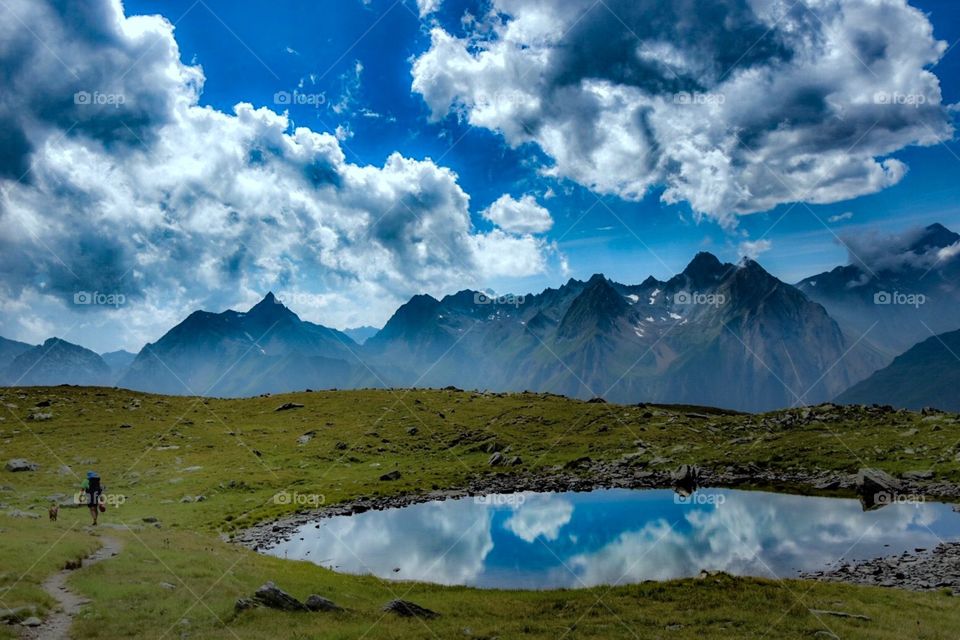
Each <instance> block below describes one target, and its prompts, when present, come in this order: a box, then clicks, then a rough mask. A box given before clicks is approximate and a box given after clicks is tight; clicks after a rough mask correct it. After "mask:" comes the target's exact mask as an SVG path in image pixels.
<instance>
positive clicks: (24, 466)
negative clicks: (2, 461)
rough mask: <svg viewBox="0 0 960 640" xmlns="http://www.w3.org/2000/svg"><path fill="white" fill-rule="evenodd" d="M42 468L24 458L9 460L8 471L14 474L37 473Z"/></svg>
mask: <svg viewBox="0 0 960 640" xmlns="http://www.w3.org/2000/svg"><path fill="white" fill-rule="evenodd" d="M39 468H40V465H38V464H37V463H36V462H30V461H29V460H26V459H24V458H14V459H12V460H7V465H6V469H7V471H10V472H12V473H19V472H21V471H36V470H37V469H39Z"/></svg>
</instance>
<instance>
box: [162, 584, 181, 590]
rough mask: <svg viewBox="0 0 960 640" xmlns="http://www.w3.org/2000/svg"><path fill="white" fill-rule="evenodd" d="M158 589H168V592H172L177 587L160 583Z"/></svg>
mask: <svg viewBox="0 0 960 640" xmlns="http://www.w3.org/2000/svg"><path fill="white" fill-rule="evenodd" d="M160 588H161V589H168V590H170V591H173V590H174V589H176V588H177V585H175V584H171V583H169V582H161V583H160Z"/></svg>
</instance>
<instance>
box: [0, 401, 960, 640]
mask: <svg viewBox="0 0 960 640" xmlns="http://www.w3.org/2000/svg"><path fill="white" fill-rule="evenodd" d="M286 402H295V403H299V404H302V405H304V406H303V407H302V408H295V409H291V410H287V411H276V409H277V407H278V406H279V405H281V404H283V403H286ZM0 403H2V405H3V406H2V407H0V409H2V413H0V416H2V418H3V420H2V421H0V462H3V463H5V462H6V460H8V459H11V458H27V459H29V460H31V461H33V462H36V463H38V464H39V465H40V468H39V470H38V471H35V472H22V473H11V472H7V471H0V489H2V491H0V503H3V504H4V505H6V506H5V508H4V509H3V510H2V511H0V513H4V514H5V513H6V512H8V511H9V510H11V509H19V510H22V511H26V512H34V513H38V514H41V515H42V516H43V517H42V518H39V519H29V518H12V517H8V516H7V515H0V530H2V533H0V535H2V541H3V544H2V545H0V567H2V569H0V608H8V607H13V606H18V605H23V604H33V605H36V606H37V607H38V608H39V609H40V610H41V612H42V611H43V610H44V608H47V607H49V606H51V605H52V602H50V600H49V598H48V597H47V596H46V595H45V594H44V593H43V592H42V590H41V589H40V588H39V584H40V583H41V582H42V580H43V578H44V577H45V576H47V575H49V574H50V573H51V572H52V571H54V570H55V569H56V568H58V567H59V566H61V565H62V563H63V562H65V561H66V560H67V559H70V558H76V557H81V556H83V555H86V554H87V553H88V552H89V551H90V550H91V549H93V548H95V547H96V546H97V544H98V541H97V539H96V537H97V536H98V535H110V536H113V537H116V538H118V539H120V540H121V541H122V542H123V544H124V550H123V552H122V553H121V554H120V555H119V556H118V557H116V558H114V559H112V560H109V561H105V562H102V563H100V564H98V565H96V566H93V567H90V568H87V569H83V570H81V571H79V572H76V573H75V574H73V576H72V577H71V584H72V585H73V587H74V588H75V589H76V590H77V591H79V592H81V593H83V594H84V595H86V596H87V597H90V598H91V599H92V603H91V604H90V605H89V606H88V607H87V608H86V609H85V612H84V614H82V616H81V618H80V619H78V621H77V623H76V626H75V632H76V636H77V637H79V638H98V637H102V638H118V637H131V636H135V637H164V636H166V637H170V636H183V635H188V636H191V637H202V638H267V637H269V638H275V637H276V631H277V629H278V628H283V629H285V630H289V631H288V632H287V636H288V637H299V638H312V637H330V638H357V637H369V638H421V637H434V635H435V637H439V638H451V637H494V636H498V637H501V638H507V637H530V638H559V637H566V638H619V637H623V638H633V637H658V636H661V635H662V636H663V637H670V638H700V637H704V636H706V637H711V638H714V637H716V638H742V637H761V636H762V635H763V634H764V633H769V635H770V637H783V638H809V637H812V636H813V634H814V633H815V632H817V631H820V630H831V631H832V632H834V633H836V634H837V635H839V636H841V637H865V638H867V637H869V638H902V637H923V638H948V637H953V636H954V631H953V630H955V629H957V628H960V606H958V604H957V601H956V599H955V598H952V597H950V596H947V595H943V594H940V593H927V594H913V593H907V592H902V591H897V590H878V589H870V588H864V587H853V586H846V585H827V584H818V583H807V582H800V581H787V582H771V581H764V580H755V579H737V578H729V577H722V576H721V577H713V578H709V579H705V580H681V581H673V582H668V583H656V584H643V585H635V586H625V587H618V588H614V589H609V588H603V587H601V588H596V589H590V590H583V591H580V590H575V591H554V592H500V591H483V590H473V589H467V588H455V587H438V586H431V585H421V584H414V583H395V582H383V581H381V580H379V579H376V578H372V577H356V576H347V575H339V574H336V573H332V572H330V571H327V570H325V569H322V568H319V567H316V566H314V565H311V564H308V563H302V562H288V561H283V560H278V559H275V558H269V557H264V556H261V555H258V554H256V553H253V552H251V551H248V550H246V549H243V548H240V547H238V546H237V545H233V544H229V543H228V542H226V540H228V539H229V537H230V534H231V533H232V532H234V531H236V530H237V529H238V528H242V527H246V526H249V525H251V524H253V523H255V522H261V521H265V520H270V519H273V518H276V517H278V516H281V515H283V514H285V513H290V512H291V511H293V510H295V509H296V508H297V506H296V505H292V504H286V503H283V501H277V500H275V499H274V496H275V495H276V494H278V493H280V492H293V491H296V492H299V493H301V494H316V495H319V496H323V500H324V502H325V503H326V504H334V503H337V502H341V501H344V500H350V499H355V498H357V497H360V496H377V495H388V494H398V493H405V492H412V491H418V490H429V489H431V488H455V487H460V486H464V484H465V483H466V482H467V481H468V480H469V479H471V478H474V477H475V476H477V475H478V474H486V473H493V472H494V471H495V470H494V469H491V468H490V467H488V466H487V464H486V463H487V458H488V454H486V453H483V452H482V451H481V450H480V446H479V445H482V444H483V443H485V442H487V441H490V440H491V439H495V440H496V441H497V442H498V443H500V444H501V445H503V446H510V447H511V455H514V454H515V455H519V456H520V457H521V458H522V459H523V464H522V465H521V466H518V467H510V468H509V469H508V470H507V471H506V472H507V473H522V474H538V473H548V472H551V471H553V470H554V469H555V468H556V467H558V466H562V465H564V464H566V463H567V462H570V461H571V460H575V459H577V458H580V457H583V456H589V457H590V458H592V459H593V460H616V459H619V458H621V457H622V456H624V454H630V453H637V452H638V451H639V449H638V447H639V446H642V447H643V452H642V453H640V454H639V455H636V456H634V457H633V459H634V460H636V464H637V465H639V466H640V467H644V468H650V467H652V468H673V467H675V466H676V465H678V464H680V463H696V464H699V465H701V466H704V467H710V468H713V467H723V466H726V465H731V464H732V465H746V464H753V465H756V466H758V467H760V468H766V469H777V470H783V471H784V472H785V473H786V472H788V471H790V470H796V469H806V470H811V471H816V470H825V471H844V472H854V471H856V469H857V468H859V467H861V466H867V465H870V466H877V467H880V468H884V469H887V470H888V471H891V472H893V473H900V472H903V471H906V470H912V469H932V470H934V472H935V473H936V476H937V478H938V479H942V480H948V481H952V482H960V461H958V460H957V442H958V440H960V423H958V420H957V417H956V416H953V415H937V416H927V417H922V416H919V415H917V414H908V413H895V414H884V415H883V417H882V418H880V417H877V414H867V413H865V412H857V411H851V412H848V413H843V412H841V411H836V412H835V415H836V416H837V419H836V420H835V421H831V422H829V423H827V422H817V421H813V422H804V421H801V420H799V419H798V418H799V417H800V416H802V415H803V413H802V412H803V411H804V410H795V411H793V412H791V413H789V414H770V415H765V416H750V415H735V414H726V413H709V414H708V413H707V412H705V411H703V410H701V409H695V408H686V407H653V406H620V405H610V404H590V403H585V402H579V401H573V400H568V399H565V398H560V397H556V396H546V395H537V394H513V395H482V394H476V393H468V392H458V391H427V390H417V391H409V392H407V391H389V390H386V391H383V390H376V391H363V390H360V391H349V392H316V393H298V394H288V395H283V396H273V397H265V398H252V399H245V400H217V399H199V398H183V397H164V396H153V395H146V394H138V393H133V392H129V391H124V390H114V389H93V388H68V387H58V388H31V389H4V390H3V392H2V394H0ZM48 403H49V405H48V406H38V405H47V404H48ZM45 413H49V414H52V416H51V417H50V418H49V419H36V418H37V417H38V416H37V415H36V414H45ZM31 416H32V417H33V418H34V419H31ZM311 432H312V433H311ZM305 434H309V435H311V436H312V437H311V438H310V439H309V440H308V441H307V442H306V443H305V444H301V443H300V441H298V439H300V438H301V436H303V435H305ZM304 440H306V439H304ZM88 468H94V469H96V470H97V471H99V472H100V473H101V475H102V476H103V480H104V484H105V485H106V487H107V491H108V493H110V494H122V495H123V496H125V502H124V503H123V504H122V505H121V506H118V507H111V508H110V509H109V510H108V512H107V513H106V514H104V517H103V523H104V524H105V525H107V526H106V527H100V528H99V530H98V531H96V532H91V531H89V530H87V529H85V527H84V525H85V524H86V521H87V517H86V514H85V513H83V512H81V511H80V510H75V509H64V510H62V511H61V519H60V521H59V522H57V523H50V522H48V521H47V520H46V514H45V511H46V506H47V504H48V497H49V496H53V495H55V494H69V493H71V491H73V489H74V487H75V486H76V485H77V484H78V483H79V476H81V475H82V474H83V473H84V472H85V471H86V470H87V469H88ZM394 469H397V470H399V471H400V472H401V474H402V476H401V478H400V479H399V480H396V481H393V482H382V481H380V480H379V477H380V476H381V475H382V474H384V473H385V472H386V471H391V470H394ZM498 471H500V472H504V471H503V469H502V468H501V469H498ZM187 496H189V497H191V498H194V501H190V502H182V500H183V499H184V498H185V497H187ZM196 496H203V500H202V501H196V500H195V498H196ZM144 518H147V519H149V520H152V519H154V518H156V519H157V520H158V522H157V523H156V526H155V525H154V524H153V523H148V522H144ZM114 524H128V525H132V529H131V530H129V531H128V530H120V529H112V528H110V525H114ZM267 580H274V581H276V582H277V583H278V585H279V586H280V587H282V588H284V589H286V590H287V591H289V592H291V593H292V594H294V595H296V596H298V597H300V598H304V597H306V596H307V595H308V594H310V593H318V594H320V595H324V596H326V597H329V598H331V599H332V600H334V601H335V602H337V603H338V604H340V605H342V606H344V607H346V608H347V611H346V612H344V613H340V614H282V613H277V612H272V611H266V610H256V611H248V612H245V613H242V614H239V615H237V616H235V614H234V613H233V603H234V601H235V600H236V599H237V598H238V597H241V596H248V595H250V594H251V593H252V591H253V590H254V589H255V588H256V587H257V586H259V585H260V584H262V583H263V582H266V581H267ZM161 583H168V584H167V585H166V586H161ZM171 586H172V587H173V588H170V587H171ZM395 597H404V598H406V599H410V600H413V601H414V602H417V603H419V604H421V605H423V606H426V607H429V608H431V609H433V610H436V611H439V612H440V613H441V614H442V616H441V617H440V618H439V619H437V620H435V621H430V622H428V623H423V622H420V621H416V620H414V621H405V620H395V619H394V618H393V617H392V616H391V617H389V618H383V614H382V613H381V612H380V610H379V608H380V606H382V605H383V604H384V603H385V602H386V601H388V600H390V599H392V598H395ZM809 609H842V610H843V611H847V612H851V613H859V614H864V615H868V616H869V617H870V618H871V620H870V621H858V620H853V619H839V618H834V617H827V618H824V617H823V616H822V615H819V616H818V615H814V614H811V613H810V612H809V611H808V610H809ZM182 619H185V620H188V622H186V623H181V620H182ZM425 624H426V625H427V626H426V627H425ZM11 629H12V628H11V627H3V626H0V634H3V633H8V634H9V633H10V632H11ZM430 632H433V633H432V634H431V633H430ZM0 637H2V635H0Z"/></svg>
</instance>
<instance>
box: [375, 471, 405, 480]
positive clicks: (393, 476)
mask: <svg viewBox="0 0 960 640" xmlns="http://www.w3.org/2000/svg"><path fill="white" fill-rule="evenodd" d="M400 475H401V474H400V472H399V471H397V470H396V469H394V470H393V471H390V472H388V473H385V474H383V475H382V476H380V480H382V481H384V482H388V481H390V480H399V479H400Z"/></svg>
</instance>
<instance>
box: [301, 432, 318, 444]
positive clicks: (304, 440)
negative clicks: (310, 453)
mask: <svg viewBox="0 0 960 640" xmlns="http://www.w3.org/2000/svg"><path fill="white" fill-rule="evenodd" d="M316 433H317V432H316V431H307V432H306V433H305V434H303V435H302V436H300V437H299V438H297V444H299V445H305V444H307V443H308V442H310V441H311V440H313V436H315V435H316Z"/></svg>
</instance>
